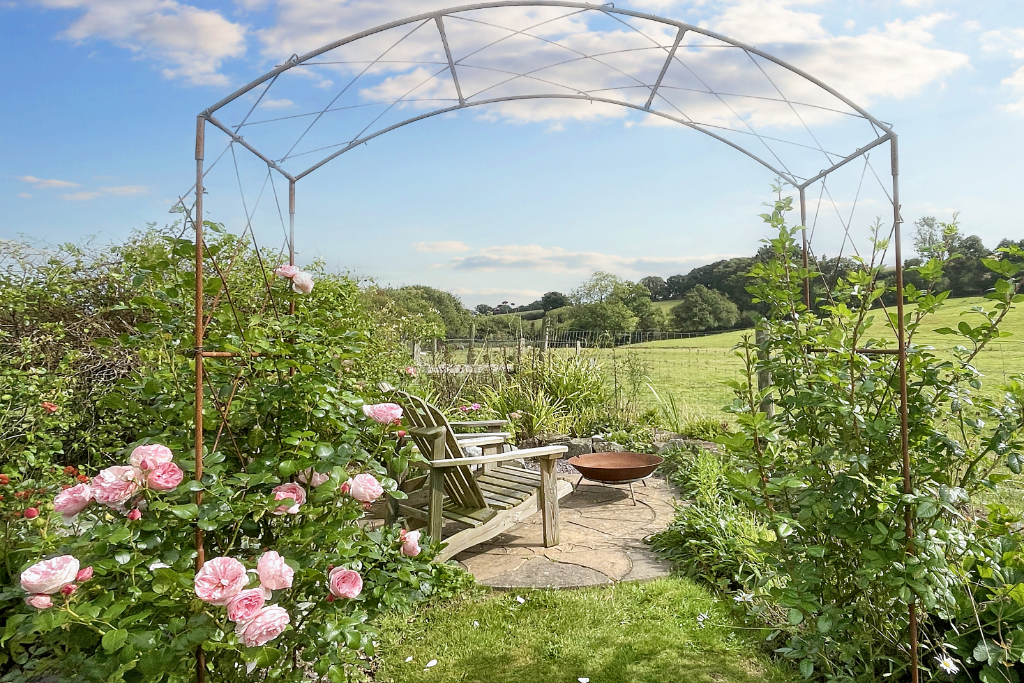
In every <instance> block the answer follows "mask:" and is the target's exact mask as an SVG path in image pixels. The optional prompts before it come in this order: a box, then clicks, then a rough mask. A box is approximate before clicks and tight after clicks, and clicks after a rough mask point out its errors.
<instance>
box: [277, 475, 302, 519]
mask: <svg viewBox="0 0 1024 683" xmlns="http://www.w3.org/2000/svg"><path fill="white" fill-rule="evenodd" d="M273 494H274V500H282V501H284V502H283V503H281V504H280V505H278V506H277V507H276V508H274V510H273V513H274V514H275V515H297V514H299V506H300V505H302V504H304V503H305V502H306V489H304V488H302V486H300V485H299V484H295V483H293V482H288V483H287V484H281V485H280V486H275V487H274V490H273Z"/></svg>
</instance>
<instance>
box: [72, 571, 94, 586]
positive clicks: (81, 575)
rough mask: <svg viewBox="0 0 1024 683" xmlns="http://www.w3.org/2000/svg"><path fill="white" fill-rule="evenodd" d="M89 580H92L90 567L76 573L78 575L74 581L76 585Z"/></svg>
mask: <svg viewBox="0 0 1024 683" xmlns="http://www.w3.org/2000/svg"><path fill="white" fill-rule="evenodd" d="M91 578H92V567H86V568H85V569H82V570H81V571H79V572H78V575H77V576H76V577H75V581H77V582H78V583H84V582H86V581H88V580H89V579H91Z"/></svg>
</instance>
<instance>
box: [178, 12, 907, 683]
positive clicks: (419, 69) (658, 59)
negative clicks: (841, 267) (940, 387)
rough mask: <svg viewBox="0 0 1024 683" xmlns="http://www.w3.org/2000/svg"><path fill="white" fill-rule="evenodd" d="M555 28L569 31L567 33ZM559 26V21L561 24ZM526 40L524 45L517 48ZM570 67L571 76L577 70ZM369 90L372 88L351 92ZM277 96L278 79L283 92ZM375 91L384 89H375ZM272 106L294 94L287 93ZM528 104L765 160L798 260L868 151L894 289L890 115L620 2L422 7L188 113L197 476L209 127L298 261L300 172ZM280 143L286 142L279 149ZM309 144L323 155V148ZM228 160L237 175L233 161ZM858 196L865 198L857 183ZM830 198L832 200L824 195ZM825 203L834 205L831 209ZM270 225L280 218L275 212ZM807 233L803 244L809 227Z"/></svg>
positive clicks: (896, 229)
mask: <svg viewBox="0 0 1024 683" xmlns="http://www.w3.org/2000/svg"><path fill="white" fill-rule="evenodd" d="M499 22H500V23H499ZM595 22H597V23H602V22H603V25H607V26H609V27H610V29H611V30H608V31H604V32H601V31H598V32H596V33H595V32H594V31H593V30H592V28H593V24H594V23H595ZM565 25H568V26H569V28H568V30H566V29H565V28H564V26H565ZM559 26H563V28H562V29H558V28H557V27H559ZM615 41H617V42H615ZM694 41H697V42H694ZM609 42H613V43H615V44H613V45H611V47H615V48H616V49H608V47H609V45H607V43H609ZM527 46H532V47H528V48H527V49H523V48H524V47H527ZM595 47H596V49H595ZM374 55H376V56H374ZM403 57H405V58H404V59H403ZM318 58H323V59H318ZM854 68H855V67H854ZM572 69H575V70H577V71H578V72H579V71H581V70H582V71H581V72H580V73H572V72H571V70H572ZM325 70H327V71H328V72H329V73H330V74H331V75H335V76H337V75H338V74H341V75H344V76H345V78H346V84H345V85H344V87H343V88H341V89H340V92H339V93H338V94H337V95H336V96H335V97H334V98H333V99H331V100H330V102H329V103H328V104H327V105H326V106H323V107H317V108H315V109H312V110H311V111H309V112H308V113H302V114H298V115H294V116H293V115H288V116H282V117H279V118H270V119H265V120H259V121H252V120H250V119H251V117H252V115H253V113H254V112H255V111H256V110H257V108H258V107H259V106H260V105H261V103H264V104H266V103H269V102H271V101H272V100H270V99H269V98H268V99H265V96H266V95H267V93H268V91H271V89H275V92H277V90H280V89H281V88H286V86H285V85H284V79H285V78H287V77H288V76H290V75H294V74H299V75H300V78H299V79H297V80H293V82H292V85H293V86H294V84H295V83H299V84H301V83H303V82H305V83H308V82H311V81H316V79H317V78H320V79H321V80H320V81H319V82H317V85H318V86H321V87H323V88H324V90H330V89H331V87H332V86H333V81H332V80H330V79H326V78H322V77H320V76H318V75H317V73H322V72H324V71H325ZM567 72H568V73H567ZM738 74H742V75H738ZM349 76H352V78H350V79H349V78H348V77H349ZM565 77H569V78H572V81H571V82H568V83H567V82H565V80H564V78H565ZM375 79H376V80H375ZM364 85H365V86H367V87H365V88H363V89H362V90H360V88H361V87H362V86H364ZM261 86H263V87H262V89H261ZM588 86H598V87H588ZM396 88H397V89H396ZM783 88H785V89H786V90H787V91H789V92H790V93H792V92H796V93H797V96H796V97H787V95H786V94H784V92H783ZM288 92H289V91H288V90H287V89H286V94H287V93H288ZM375 95H379V97H378V98H377V99H374V96H375ZM424 95H427V96H426V97H424ZM430 95H435V96H433V97H431V96H430ZM442 95H443V96H442ZM346 98H347V99H346ZM280 101H283V102H288V103H289V104H291V101H290V100H288V99H285V100H280ZM536 101H550V102H576V103H580V102H582V103H588V104H590V105H595V104H597V105H617V106H619V107H624V108H626V109H627V110H628V111H634V112H641V113H644V114H647V115H650V116H654V117H659V118H660V119H661V120H663V121H669V122H674V123H676V124H679V125H680V126H684V127H686V128H689V129H692V130H696V131H698V132H700V133H703V134H705V135H708V136H710V137H712V138H714V139H716V140H718V141H720V142H722V143H724V144H726V145H728V146H729V147H731V148H732V149H734V150H736V151H738V152H740V153H742V154H744V155H746V156H747V157H749V158H751V159H753V160H754V161H756V162H758V163H760V164H761V165H762V166H764V167H765V168H767V169H769V170H770V171H771V172H772V173H774V174H775V175H776V176H777V177H779V178H782V179H784V180H785V181H786V182H787V183H789V184H790V185H792V186H793V187H795V188H796V189H797V190H798V192H799V200H800V218H801V225H802V226H804V228H803V246H804V263H805V264H807V263H808V252H809V237H808V228H807V224H808V207H809V202H808V189H809V188H811V187H812V186H814V185H816V184H818V185H820V186H821V193H820V196H819V202H818V206H819V208H820V206H821V202H822V197H824V195H825V194H826V193H828V196H829V200H830V201H832V197H831V193H829V192H828V189H827V187H826V186H825V181H826V179H827V178H828V177H829V175H830V174H832V173H834V172H835V171H837V170H839V169H841V168H843V167H844V166H846V165H847V164H849V163H851V162H853V161H854V160H863V162H864V169H863V171H862V173H861V183H863V181H864V178H865V177H866V172H867V170H868V169H870V170H871V173H872V175H874V177H875V179H876V180H878V182H879V185H880V186H881V187H882V192H883V193H884V194H885V196H886V197H887V199H888V202H890V203H891V206H892V224H891V232H890V235H891V237H892V239H893V242H894V247H895V248H894V251H895V254H894V258H895V270H896V286H897V288H898V290H899V291H900V292H902V287H903V257H902V249H901V244H900V224H901V217H900V202H899V159H898V153H897V136H896V133H895V132H894V131H893V129H892V126H891V125H889V124H886V123H884V122H882V121H880V120H879V119H877V118H875V117H873V116H872V115H871V114H869V113H868V112H867V111H866V110H864V109H863V108H861V107H859V106H858V105H856V104H855V103H854V102H852V101H851V100H849V99H847V98H846V97H844V96H843V95H841V94H840V93H838V92H837V91H836V90H834V89H833V88H831V87H829V86H828V85H826V84H825V83H823V82H821V81H819V80H818V79H816V78H814V77H813V76H811V75H809V74H807V73H805V72H804V71H801V70H800V69H798V68H796V67H794V66H792V65H790V64H788V63H786V62H784V61H782V60H780V59H778V58H776V57H773V56H772V55H770V54H767V53H765V52H763V51H761V50H759V49H757V48H755V47H753V46H750V45H746V44H744V43H741V42H738V41H736V40H732V39H730V38H727V37H725V36H722V35H719V34H717V33H714V32H712V31H709V30H707V29H705V28H701V27H699V26H694V25H692V24H688V23H685V22H681V21H675V20H672V19H666V18H663V17H658V16H654V15H651V14H646V13H642V12H635V11H631V10H627V9H620V8H616V7H614V6H613V5H612V4H608V5H598V4H590V3H583V2H568V1H562V0H498V1H494V2H482V3H477V4H472V5H464V6H460V7H453V8H449V9H442V10H437V11H433V12H427V13H424V14H420V15H417V16H414V17H409V18H407V19H402V20H400V21H394V22H391V23H388V24H383V25H381V26H377V27H376V28H372V29H369V30H366V31H362V32H359V33H355V34H353V35H350V36H348V37H346V38H342V39H341V40H337V41H335V42H332V43H329V44H327V45H324V46H323V47H320V48H318V49H315V50H313V51H311V52H308V53H306V54H304V55H301V56H298V55H293V56H292V57H291V58H290V59H289V60H288V61H286V62H285V63H284V64H281V65H279V66H277V67H276V68H274V69H272V70H271V71H268V72H267V73H265V74H263V75H262V76H260V77H259V78H257V79H255V80H254V81H252V82H251V83H249V84H248V85H245V86H244V87H242V88H239V89H238V90H236V91H235V92H234V93H232V94H231V95H229V96H227V97H225V98H224V99H222V100H220V101H219V102H217V103H216V104H214V105H213V106H211V107H209V108H208V109H206V110H204V111H203V112H202V113H201V114H199V116H198V118H197V128H196V147H195V159H196V183H195V186H194V187H193V193H194V194H193V197H194V207H192V208H191V211H189V210H188V207H186V206H185V204H184V200H182V208H184V209H186V213H187V214H189V218H190V222H192V224H193V225H194V227H195V231H196V238H195V267H196V272H197V277H196V292H195V339H196V349H195V367H196V371H195V372H196V376H195V402H196V413H195V419H196V434H195V453H196V455H195V458H196V478H197V479H199V478H201V476H202V472H203V461H202V459H203V447H204V446H203V445H204V437H203V382H204V379H203V373H204V369H203V359H204V358H207V357H229V356H232V355H234V354H231V353H226V352H219V351H207V350H204V349H203V348H202V347H203V343H202V340H203V338H204V310H205V309H204V306H205V300H204V294H203V279H202V270H203V258H204V241H203V221H202V219H203V194H204V177H205V176H206V174H207V173H208V172H209V171H210V170H211V169H212V167H213V166H214V165H216V163H217V161H219V160H220V158H221V157H223V156H224V153H222V154H221V157H218V158H217V161H214V162H213V164H211V165H210V166H209V167H205V166H204V163H205V162H204V159H205V157H206V137H207V127H206V125H207V123H209V124H210V125H211V126H213V127H214V128H215V129H217V130H219V131H220V132H222V133H223V134H224V135H225V136H226V137H227V138H228V145H227V148H226V149H225V152H226V151H227V149H230V150H231V154H232V158H234V147H235V146H239V147H242V148H244V149H246V150H247V151H248V152H250V153H251V154H252V155H254V156H255V157H256V158H257V159H259V160H260V162H263V163H265V164H266V167H267V178H268V179H269V180H270V181H271V184H272V180H273V179H272V176H273V175H274V174H278V175H280V176H281V177H283V178H285V179H286V180H287V181H288V200H289V201H288V214H289V225H288V228H287V229H286V230H285V233H286V242H287V248H288V252H289V262H290V263H292V264H294V259H295V207H296V185H297V184H298V182H299V181H300V180H302V179H304V178H305V177H306V176H308V175H310V174H311V173H313V172H314V171H316V170H318V169H320V168H322V167H323V166H324V165H326V164H327V163H328V162H330V161H332V160H335V159H337V158H339V157H341V156H343V155H345V154H346V153H348V152H350V151H352V150H353V149H355V148H357V147H359V146H361V145H364V144H365V143H367V142H369V141H370V140H372V139H374V138H376V137H378V136H380V135H383V134H385V133H388V132H391V131H393V130H396V129H398V128H401V127H403V126H406V125H408V124H410V123H415V122H417V121H421V120H424V119H428V118H431V117H434V116H438V115H443V114H449V113H452V112H458V111H461V110H464V109H471V108H476V107H485V108H486V107H489V108H491V109H497V110H498V111H499V112H503V111H504V112H508V111H509V108H510V107H515V106H522V105H523V104H524V103H533V102H536ZM346 102H348V104H346ZM250 103H252V104H251V106H249V104H250ZM336 105H337V106H336ZM233 107H234V108H235V109H237V110H238V111H237V113H236V114H235V116H236V119H235V120H234V121H232V122H228V123H225V122H223V121H221V120H220V119H219V118H218V115H220V116H225V114H224V113H222V112H227V113H229V114H230V113H231V112H232V108H233ZM374 107H376V108H377V109H376V111H380V113H379V114H378V115H377V116H376V117H375V118H373V119H372V121H370V122H369V123H368V124H367V125H365V126H362V124H361V123H360V124H359V125H357V126H355V127H354V128H352V129H351V131H350V132H344V133H337V132H327V133H324V128H325V126H327V125H328V122H330V121H331V120H332V118H331V117H332V116H335V115H337V116H348V115H352V114H360V113H362V112H365V111H366V110H367V109H370V113H372V112H373V111H375V110H374V109H373V108H374ZM410 108H411V109H413V110H414V112H412V114H413V115H402V116H397V118H394V117H395V116H396V115H398V114H403V113H407V112H408V110H409V109H410ZM388 117H392V118H390V119H389V118H388ZM307 122H308V125H305V124H306V123H307ZM270 124H277V125H279V126H295V125H298V126H299V127H298V128H297V129H296V130H297V131H298V132H299V135H298V136H297V137H298V139H297V140H295V141H294V142H293V143H292V144H291V145H290V146H289V147H285V146H284V145H281V140H282V139H283V135H284V134H282V135H281V136H279V137H276V138H275V137H274V135H270V136H264V137H265V139H264V140H263V141H260V140H258V139H257V138H259V137H260V133H259V131H261V130H268V129H270V128H271V125H270ZM755 125H757V127H758V128H759V129H761V132H759V131H758V129H756V128H755ZM255 126H261V128H258V129H257V128H254V127H255ZM360 126H362V127H361V128H360ZM243 128H245V129H246V131H245V132H246V136H245V137H243V136H242V135H240V133H241V132H242V129H243ZM838 128H842V130H843V134H842V135H841V136H839V137H840V138H842V143H841V145H839V146H840V147H842V148H841V149H839V151H829V150H828V149H826V147H825V145H828V146H829V148H832V147H833V146H834V145H833V142H832V141H831V140H828V141H826V142H823V140H826V138H827V137H828V134H829V133H830V132H831V131H833V130H836V129H838ZM765 129H771V131H772V134H768V133H765V132H764V130H765ZM249 131H255V134H253V135H250V133H249ZM776 131H778V132H776ZM286 133H287V131H286ZM324 134H327V135H328V136H330V135H334V136H335V137H333V138H328V139H324V140H322V141H323V142H331V144H327V145H325V146H323V147H316V148H314V149H311V150H305V151H299V150H298V146H299V145H300V143H302V142H303V141H306V142H308V143H309V144H313V143H314V138H316V136H317V135H321V136H322V135H324ZM784 136H785V137H784ZM836 139H837V140H838V139H839V138H836ZM886 143H888V145H889V161H890V164H889V165H890V169H889V173H890V177H891V184H888V186H887V184H885V183H882V180H881V178H880V177H879V174H878V173H877V172H876V171H875V169H874V167H872V166H871V165H870V160H869V157H870V155H869V152H870V151H871V150H873V149H874V148H875V147H879V146H881V145H884V144H886ZM837 144H838V143H837ZM275 149H277V150H285V149H286V151H284V153H283V154H281V153H276V154H275V152H274V150H275ZM328 150H329V151H328ZM320 152H325V154H323V155H320V154H319V153H320ZM311 154H317V157H314V158H316V159H317V161H315V162H314V163H312V164H310V165H305V162H303V163H302V164H301V165H300V164H299V162H297V161H296V160H297V159H300V158H301V157H303V156H308V155H311ZM822 160H824V161H822ZM235 164H236V172H237V159H236V160H235ZM883 175H884V174H883ZM239 185H240V186H241V180H239ZM275 196H276V189H275ZM857 196H860V186H858V191H857ZM243 201H244V198H243ZM832 203H833V205H834V206H835V202H834V201H833V202H832ZM854 204H856V199H855V200H854ZM245 210H246V214H247V218H248V219H249V221H250V222H251V219H252V216H251V214H250V213H249V209H248V208H247V207H246V209H245ZM253 211H255V208H254V209H253ZM836 211H837V214H838V213H839V211H838V207H836ZM852 215H853V214H852V209H851V214H850V221H849V222H852ZM281 222H282V228H284V225H283V216H282V217H281ZM840 222H841V223H843V227H844V228H845V231H846V236H845V237H844V241H843V245H844V247H845V245H846V243H847V241H846V240H847V238H849V237H850V235H849V230H850V225H849V222H848V221H843V220H842V218H841V217H840ZM816 223H817V213H815V224H816ZM811 231H812V232H811V238H813V227H812V228H811ZM805 299H806V303H807V304H808V306H810V303H811V302H810V286H809V283H805ZM897 313H898V320H899V322H898V326H897V330H896V332H897V337H898V345H899V347H898V349H889V350H874V351H872V350H870V349H867V350H863V352H864V353H872V352H874V353H894V354H898V356H899V359H898V360H899V363H898V369H899V383H900V405H901V449H902V457H903V486H904V492H905V493H911V492H912V491H913V489H912V480H911V470H910V458H909V444H908V406H907V373H906V341H905V340H906V330H905V324H904V301H903V297H902V296H899V297H898V299H897ZM201 495H202V494H201V492H200V493H197V494H196V498H197V503H198V502H200V501H201ZM906 528H907V538H908V539H909V538H911V537H912V533H911V532H912V511H911V510H910V509H909V508H908V509H907V511H906ZM196 547H197V569H198V567H199V566H201V565H202V563H203V560H204V558H203V538H202V530H200V529H197V530H196ZM908 609H909V616H910V634H909V639H910V642H909V646H910V652H911V674H912V680H913V681H914V683H916V682H917V675H918V674H917V665H918V662H917V615H916V606H915V603H914V602H911V603H910V604H909V605H908ZM200 656H201V652H200ZM199 677H200V680H202V679H203V677H204V669H203V667H202V666H200V667H199Z"/></svg>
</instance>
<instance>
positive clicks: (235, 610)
mask: <svg viewBox="0 0 1024 683" xmlns="http://www.w3.org/2000/svg"><path fill="white" fill-rule="evenodd" d="M264 602H266V600H265V599H264V598H263V591H261V590H260V589H259V588H250V589H248V590H244V591H242V592H241V593H239V594H238V595H236V596H235V597H233V598H231V599H230V600H228V619H230V620H231V621H234V622H236V623H238V622H242V621H249V620H250V619H252V618H253V617H255V616H256V613H257V612H259V611H260V610H261V609H262V608H263V603H264Z"/></svg>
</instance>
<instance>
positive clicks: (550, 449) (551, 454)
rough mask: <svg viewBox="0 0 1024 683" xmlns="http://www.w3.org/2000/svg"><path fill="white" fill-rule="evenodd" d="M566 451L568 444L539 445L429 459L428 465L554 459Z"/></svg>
mask: <svg viewBox="0 0 1024 683" xmlns="http://www.w3.org/2000/svg"><path fill="white" fill-rule="evenodd" d="M568 451H569V447H568V446H541V447H540V448H526V449H524V450H521V451H509V452H508V453H496V454H494V455H479V456H476V457H474V458H446V459H444V460H431V461H430V466H431V467H462V466H464V465H486V464H488V463H492V462H508V461H509V460H520V459H523V458H527V459H529V458H545V459H554V458H557V457H558V456H559V455H561V454H562V453H567V452H568Z"/></svg>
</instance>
